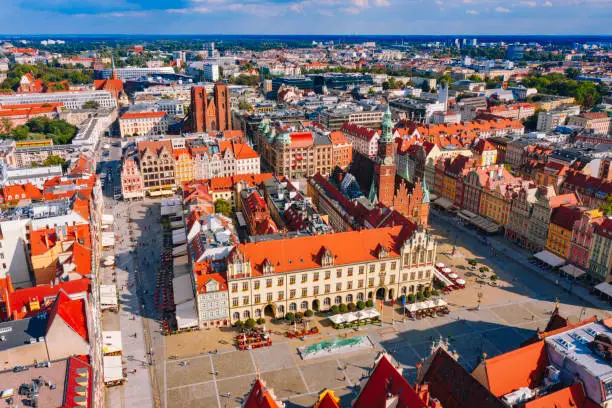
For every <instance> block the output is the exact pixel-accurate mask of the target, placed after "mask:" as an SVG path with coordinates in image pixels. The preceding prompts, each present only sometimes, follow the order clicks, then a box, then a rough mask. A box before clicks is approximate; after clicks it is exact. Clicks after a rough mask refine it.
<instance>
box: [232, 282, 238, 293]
mask: <svg viewBox="0 0 612 408" xmlns="http://www.w3.org/2000/svg"><path fill="white" fill-rule="evenodd" d="M234 292H238V284H237V283H232V293H234Z"/></svg>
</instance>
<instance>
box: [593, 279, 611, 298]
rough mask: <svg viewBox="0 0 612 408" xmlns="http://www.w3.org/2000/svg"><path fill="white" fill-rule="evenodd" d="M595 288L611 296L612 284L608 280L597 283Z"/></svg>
mask: <svg viewBox="0 0 612 408" xmlns="http://www.w3.org/2000/svg"><path fill="white" fill-rule="evenodd" d="M595 290H598V291H599V292H601V293H603V294H604V295H607V296H609V297H612V284H610V282H601V283H600V284H599V285H597V286H595Z"/></svg>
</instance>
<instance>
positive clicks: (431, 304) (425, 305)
mask: <svg viewBox="0 0 612 408" xmlns="http://www.w3.org/2000/svg"><path fill="white" fill-rule="evenodd" d="M433 307H435V304H434V302H433V300H427V301H425V302H423V309H431V308H433Z"/></svg>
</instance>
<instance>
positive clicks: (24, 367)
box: [13, 366, 30, 373]
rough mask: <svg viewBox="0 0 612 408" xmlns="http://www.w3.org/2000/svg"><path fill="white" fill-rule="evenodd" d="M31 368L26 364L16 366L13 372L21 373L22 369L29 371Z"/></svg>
mask: <svg viewBox="0 0 612 408" xmlns="http://www.w3.org/2000/svg"><path fill="white" fill-rule="evenodd" d="M29 369H30V368H29V367H26V366H15V368H13V372H14V373H20V372H22V371H28V370H29Z"/></svg>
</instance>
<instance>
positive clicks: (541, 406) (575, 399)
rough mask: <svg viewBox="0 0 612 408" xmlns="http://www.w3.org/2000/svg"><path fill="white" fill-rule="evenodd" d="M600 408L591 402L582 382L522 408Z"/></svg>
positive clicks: (533, 401) (540, 398) (527, 403)
mask: <svg viewBox="0 0 612 408" xmlns="http://www.w3.org/2000/svg"><path fill="white" fill-rule="evenodd" d="M595 407H599V405H597V404H596V403H595V402H593V401H591V400H590V399H589V398H588V397H587V395H586V393H585V392H584V387H583V386H582V383H581V382H577V383H574V384H572V385H570V386H569V387H565V388H562V389H560V390H558V391H555V392H551V393H550V394H547V395H544V396H542V397H539V398H536V399H534V400H532V401H529V402H526V403H525V405H523V406H522V408H595Z"/></svg>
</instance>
